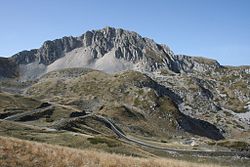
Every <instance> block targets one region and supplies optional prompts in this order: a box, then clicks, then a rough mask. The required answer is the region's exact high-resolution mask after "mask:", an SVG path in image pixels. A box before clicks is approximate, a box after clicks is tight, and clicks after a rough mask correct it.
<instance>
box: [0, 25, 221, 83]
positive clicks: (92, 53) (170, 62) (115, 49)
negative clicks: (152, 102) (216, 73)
mask: <svg viewBox="0 0 250 167" xmlns="http://www.w3.org/2000/svg"><path fill="white" fill-rule="evenodd" d="M0 61H4V64H6V65H8V67H9V71H8V72H6V71H5V70H4V69H1V68H0V77H11V76H12V77H15V76H19V78H20V79H22V80H27V79H33V78H36V77H39V76H41V75H43V74H45V73H47V72H50V71H53V70H56V69H63V68H73V67H86V68H92V69H98V70H102V71H105V72H108V73H113V72H119V71H124V70H128V69H130V70H136V71H151V72H152V71H156V70H158V69H168V70H171V71H173V72H190V71H196V70H198V71H207V70H210V69H211V68H213V69H216V68H219V67H220V64H219V63H218V62H217V61H215V60H210V59H205V58H198V57H189V56H184V55H174V53H173V51H171V49H170V48H169V47H168V46H166V45H162V44H157V43H156V42H154V41H153V40H151V39H148V38H145V37H142V36H140V35H139V34H137V33H135V32H132V31H127V30H123V29H115V28H111V27H106V28H103V29H101V30H92V31H87V32H86V33H84V34H83V35H81V36H80V37H72V36H70V37H63V38H61V39H56V40H53V41H46V42H44V44H43V45H42V46H41V48H39V49H33V50H30V51H22V52H19V53H17V54H15V55H13V56H12V57H11V58H9V59H4V60H0Z"/></svg>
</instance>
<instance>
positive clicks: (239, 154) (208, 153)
mask: <svg viewBox="0 0 250 167" xmlns="http://www.w3.org/2000/svg"><path fill="white" fill-rule="evenodd" d="M95 116H96V117H97V119H99V121H101V122H104V123H105V124H106V125H107V127H108V128H110V129H111V130H112V131H113V132H114V133H115V134H116V135H117V136H118V137H120V138H122V139H125V140H127V141H129V142H132V143H135V144H138V145H141V146H144V147H149V148H153V149H158V150H162V151H165V152H168V153H170V154H191V155H199V156H236V157H246V158H250V152H246V151H242V152H240V151H213V150H207V151H202V150H184V149H173V148H165V147H159V146H154V145H151V144H147V143H144V142H143V141H140V140H138V139H131V138H129V137H127V136H126V135H125V134H124V133H123V132H121V131H120V130H119V129H118V128H117V127H116V125H115V124H114V123H113V122H112V121H110V120H109V119H107V118H105V117H103V116H100V115H95Z"/></svg>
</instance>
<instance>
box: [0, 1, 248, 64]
mask: <svg viewBox="0 0 250 167" xmlns="http://www.w3.org/2000/svg"><path fill="white" fill-rule="evenodd" d="M105 26H113V27H120V28H124V29H128V30H133V31H136V32H138V33H139V34H141V35H142V36H146V37H149V38H152V39H154V40H155V41H156V42H158V43H164V44H167V45H168V46H170V47H171V49H172V50H173V51H174V52H175V53H177V54H179V53H182V54H187V55H193V56H205V57H210V58H214V59H217V60H218V61H219V62H220V63H221V64H224V65H225V64H227V65H250V0H105V1H104V0H0V55H1V56H11V55H13V54H14V53H17V52H19V51H21V50H29V49H32V48H39V47H40V46H41V44H42V43H43V42H44V41H45V40H48V39H51V40H52V39H56V38H60V37H63V36H69V35H73V36H78V35H81V34H82V33H84V32H85V31H87V30H92V29H100V28H103V27H105Z"/></svg>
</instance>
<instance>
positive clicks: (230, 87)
mask: <svg viewBox="0 0 250 167" xmlns="http://www.w3.org/2000/svg"><path fill="white" fill-rule="evenodd" d="M249 78H250V67H249V66H241V67H230V66H222V65H220V64H219V63H218V62H217V61H216V60H212V59H208V58H203V57H192V56H187V55H175V54H174V53H173V51H171V49H170V48H169V47H167V46H166V45H162V44H157V43H156V42H154V41H153V40H151V39H148V38H145V37H142V36H140V35H139V34H137V33H135V32H131V31H127V30H123V29H115V28H112V27H106V28H104V29H101V30H92V31H87V32H86V33H84V34H83V35H81V36H79V37H63V38H61V39H56V40H53V41H46V42H44V44H43V45H42V46H41V47H40V48H39V49H33V50H30V51H22V52H19V53H17V54H15V55H13V56H12V57H10V58H0V88H1V89H0V100H1V101H0V105H1V109H0V118H1V119H2V120H0V124H2V128H3V130H2V131H1V132H0V135H3V136H12V137H17V138H21V139H28V140H35V141H43V142H48V143H53V144H54V143H56V141H57V142H58V143H59V144H60V143H61V145H66V146H68V145H69V146H71V147H77V148H78V147H79V145H78V144H79V142H80V141H81V142H83V143H84V146H85V147H93V148H97V149H102V150H105V151H110V152H116V153H126V154H129V155H130V154H131V153H132V152H134V153H135V154H136V153H138V154H139V153H140V155H142V152H141V151H142V150H140V151H139V150H136V151H133V149H131V148H129V147H127V145H126V144H132V145H133V146H135V145H136V146H135V147H136V149H139V147H138V148H137V146H143V150H144V151H146V152H147V155H148V154H154V155H162V152H158V151H160V150H161V151H163V152H164V155H165V154H166V152H170V154H171V152H173V151H174V152H177V153H178V154H181V155H182V154H186V153H188V154H198V155H209V156H214V155H219V156H235V155H239V156H244V157H249V154H250V152H249V146H250V139H249V135H250V127H249V125H250V86H249V85H250V80H249ZM17 125H18V126H17ZM13 126H14V127H16V126H17V127H16V128H10V127H13ZM26 127H27V128H28V129H27V128H26ZM41 129H44V132H41ZM74 135H75V136H74ZM78 135H81V136H82V135H83V136H85V137H83V138H82V139H81V140H79V138H78V137H77V136H78ZM53 138H56V139H57V140H56V141H55V140H54V139H53ZM71 138H73V139H72V140H69V139H71ZM78 140H79V141H78ZM65 141H67V142H65ZM75 141H76V142H77V144H76V143H75ZM125 141H126V142H125ZM111 143H112V144H111ZM103 144H106V146H103ZM125 145H126V146H125ZM144 147H145V148H144ZM125 148H126V149H125ZM152 149H153V150H154V151H152ZM117 150H119V151H117ZM156 150H158V151H156ZM166 150H168V151H166ZM183 150H184V151H183ZM194 150H199V151H194ZM207 150H208V151H207Z"/></svg>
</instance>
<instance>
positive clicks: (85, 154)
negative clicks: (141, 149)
mask: <svg viewBox="0 0 250 167" xmlns="http://www.w3.org/2000/svg"><path fill="white" fill-rule="evenodd" d="M0 148H1V149H0V166H2V167H7V166H20V167H21V166H25V167H32V166H44V167H46V166H53V167H57V166H58V167H64V166H65V167H66V166H71V167H74V166H77V167H78V166H124V167H125V166H142V167H143V166H145V167H146V166H148V167H149V166H150V167H152V166H166V167H182V166H183V167H184V166H185V167H191V166H192V167H216V166H217V165H202V164H196V163H190V162H185V161H179V160H173V159H163V158H148V159H145V158H134V157H127V156H123V155H115V154H109V153H104V152H99V151H93V150H84V151H83V150H77V149H71V148H67V147H61V146H53V145H48V144H41V143H35V142H30V141H24V140H19V139H15V138H5V137H0Z"/></svg>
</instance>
